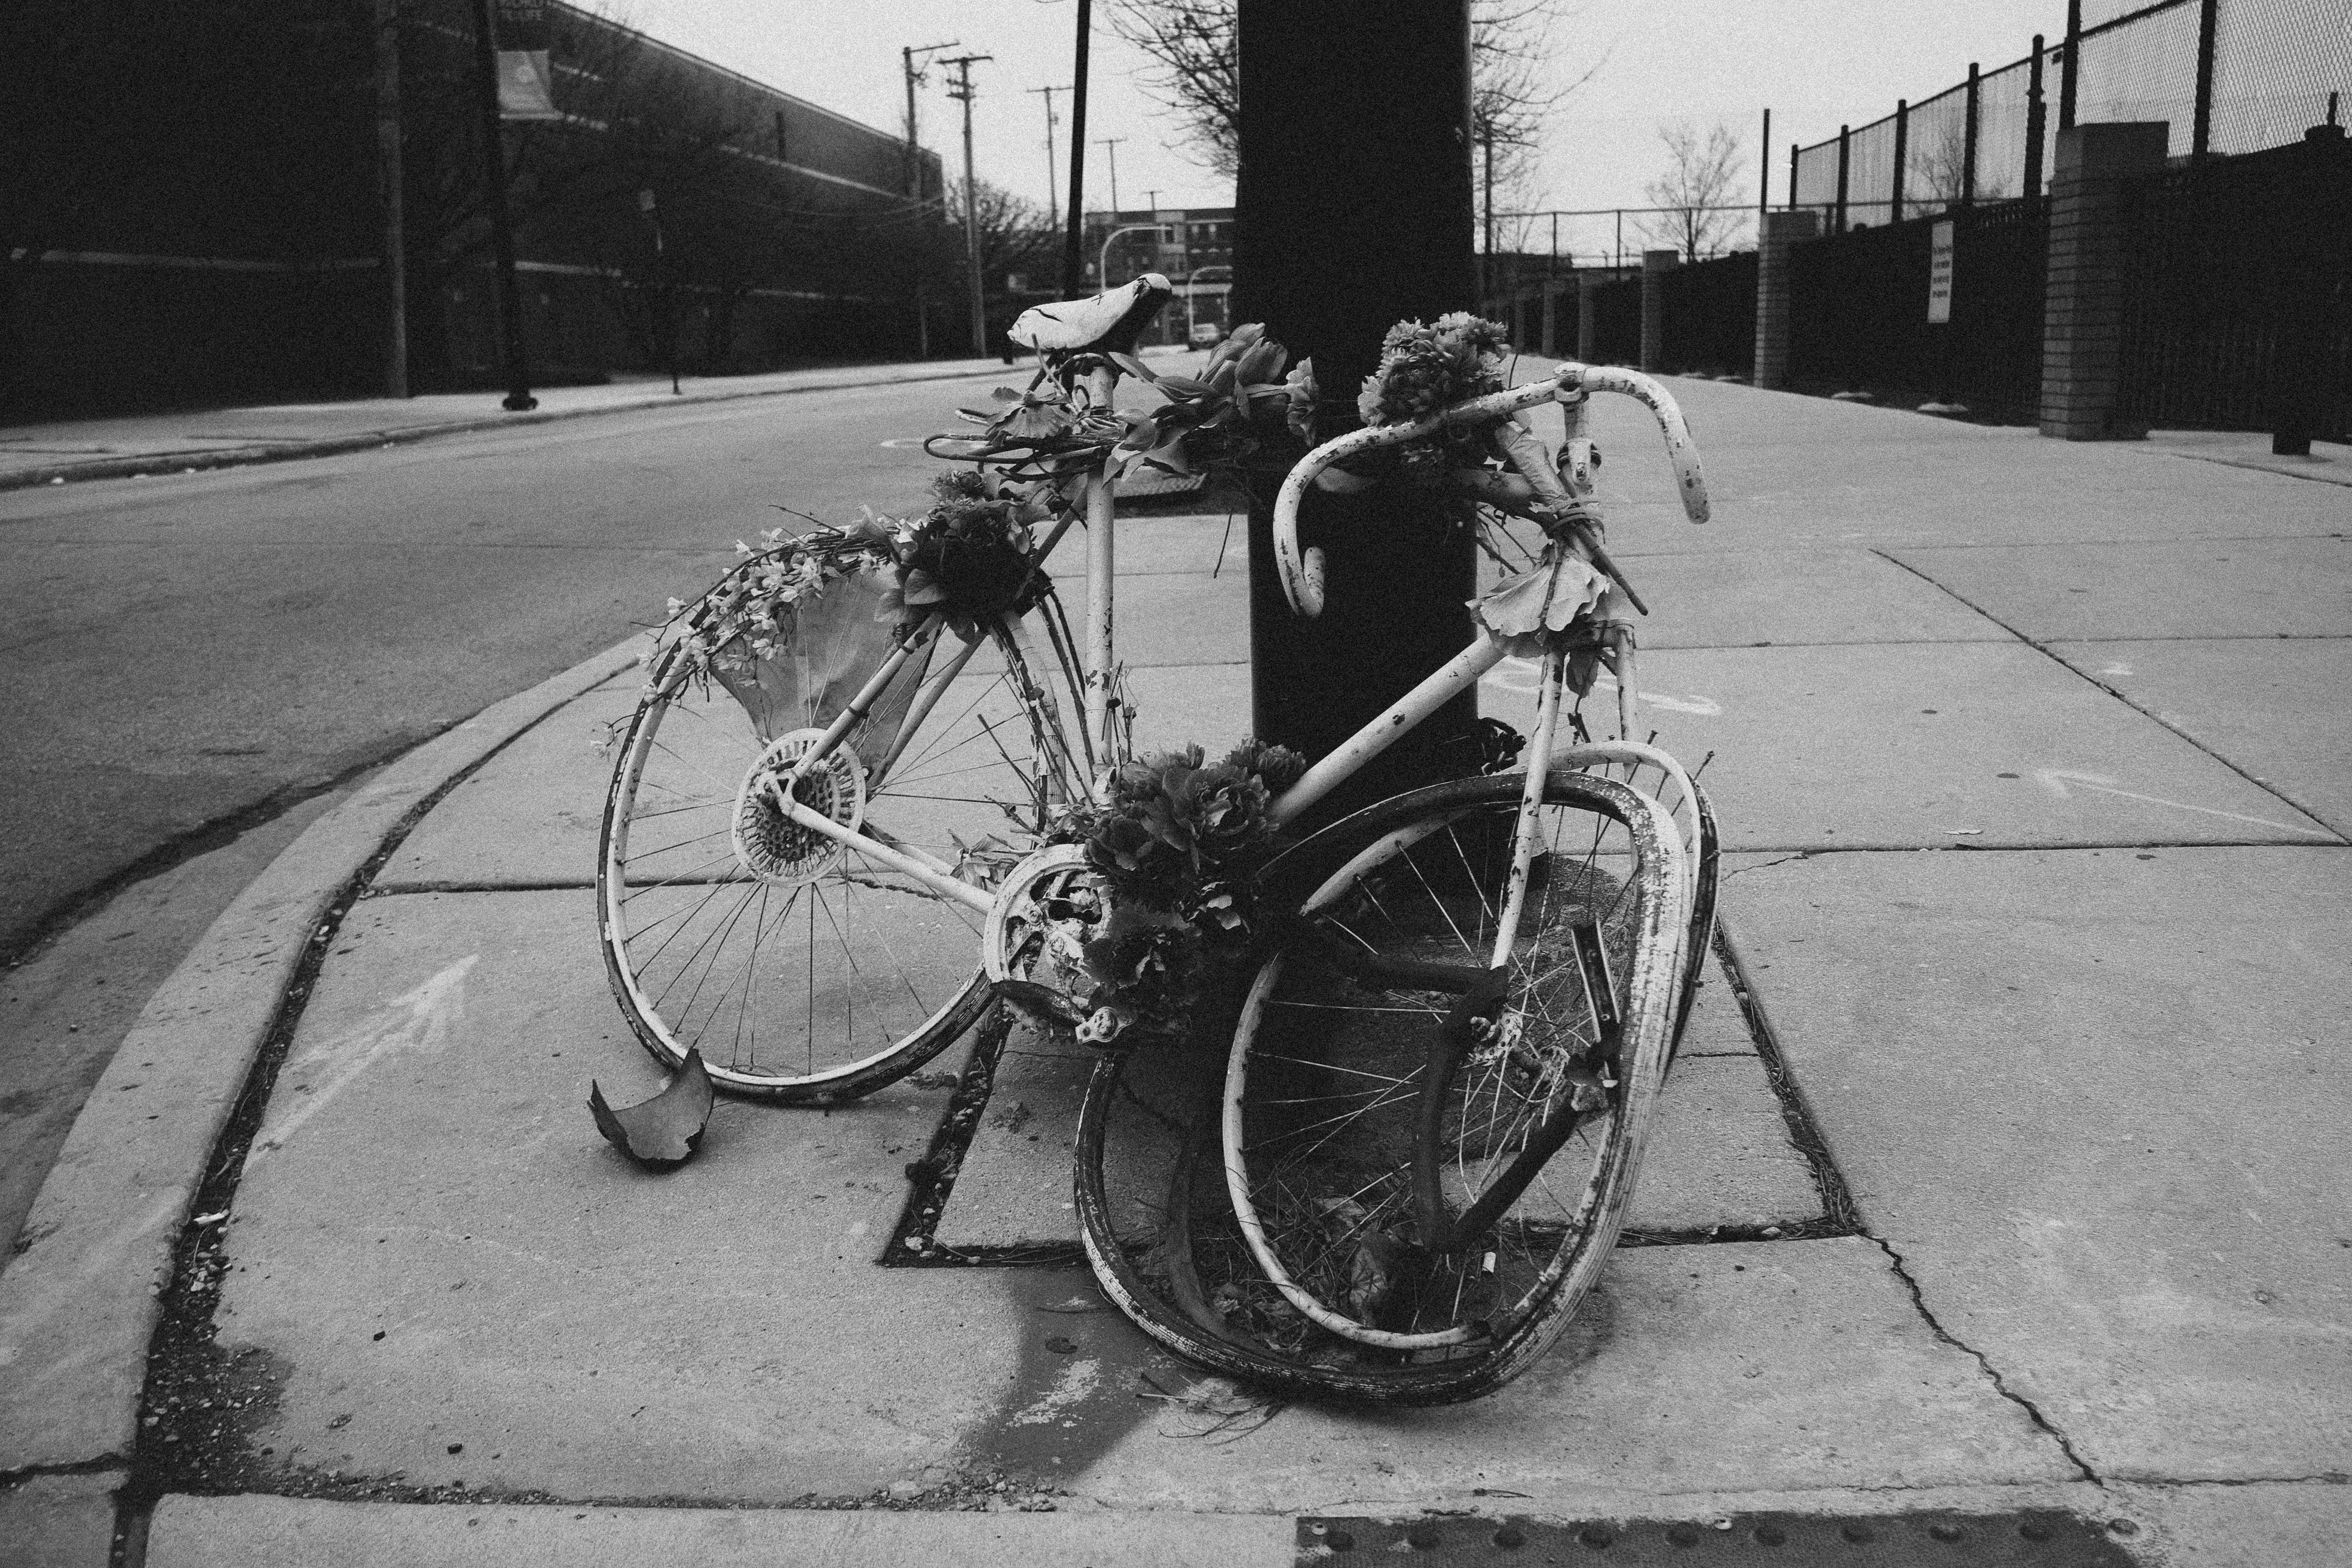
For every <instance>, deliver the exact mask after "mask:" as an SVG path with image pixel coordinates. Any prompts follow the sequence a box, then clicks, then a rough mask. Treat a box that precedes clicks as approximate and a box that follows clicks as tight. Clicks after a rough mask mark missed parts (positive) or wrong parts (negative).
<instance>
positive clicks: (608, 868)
mask: <svg viewBox="0 0 2352 1568" xmlns="http://www.w3.org/2000/svg"><path fill="white" fill-rule="evenodd" d="M1045 613H1046V614H1048V615H1050V613H1051V606H1050V605H1048V606H1046V612H1045ZM1048 626H1049V629H1050V628H1051V626H1052V623H1051V622H1050V621H1049V622H1048ZM942 638H943V640H944V641H946V642H947V643H948V645H949V647H950V649H953V648H956V647H959V645H957V644H956V642H955V639H953V638H952V637H947V636H945V634H942ZM1027 640H1029V639H1027V638H1026V637H1025V634H1022V633H1020V631H1019V629H1018V626H1017V623H1010V624H1009V623H1006V622H1003V621H998V622H995V623H993V624H992V625H991V626H990V627H989V629H988V632H987V635H986V637H985V639H984V640H983V642H982V644H980V645H978V646H977V647H974V648H973V649H972V657H971V659H970V662H968V663H966V664H964V665H963V666H962V667H961V672H960V673H958V674H956V675H955V677H954V679H952V681H951V682H950V683H948V684H947V685H945V686H944V687H943V693H944V694H943V695H942V696H941V697H940V698H939V699H938V700H937V701H936V704H935V705H934V706H933V707H931V708H930V709H929V717H928V718H927V719H925V721H924V723H923V726H922V728H921V729H920V730H919V731H917V732H916V733H915V734H914V735H913V737H912V738H911V739H910V740H908V742H906V743H905V745H904V749H903V750H902V751H901V752H898V756H897V758H896V760H895V761H894V762H893V763H892V764H891V765H890V766H889V767H888V768H887V770H886V772H885V773H884V774H883V776H882V777H881V778H880V779H879V780H878V782H876V783H874V785H873V787H872V789H871V791H870V793H868V792H865V791H863V790H862V789H859V790H852V789H850V788H849V787H848V784H849V781H847V780H846V779H844V781H843V783H842V784H841V786H840V788H841V790H842V792H843V794H844V795H852V794H854V795H858V797H859V798H858V799H857V800H856V801H855V802H852V803H851V805H852V808H853V809H856V810H858V813H859V816H860V818H861V820H862V823H863V827H864V830H865V831H866V832H868V833H871V834H873V835H874V836H875V837H877V838H881V837H887V839H894V840H896V841H897V842H898V844H899V845H900V846H902V847H908V848H911V849H915V850H919V851H921V852H923V853H927V854H929V855H931V856H932V857H933V858H935V859H937V860H940V861H941V862H944V863H950V864H956V865H957V866H958V867H959V870H958V875H960V876H965V877H967V878H968V879H971V880H973V881H975V883H977V884H980V885H985V882H986V880H987V877H986V876H985V874H984V873H983V872H982V871H981V870H979V869H975V868H971V862H970V859H969V855H968V851H969V850H970V849H971V847H972V846H973V844H974V843H975V842H976V841H978V840H980V839H981V838H982V837H984V836H985V835H987V834H989V833H990V832H992V831H1002V830H1003V829H1004V828H1005V826H1006V821H1005V818H1006V816H1008V815H1010V816H1016V817H1021V816H1034V815H1036V814H1037V783H1038V780H1039V779H1040V778H1045V777H1053V778H1055V779H1057V780H1058V783H1057V784H1056V786H1055V787H1056V788H1057V789H1058V790H1059V791H1060V792H1061V794H1062V796H1063V798H1067V797H1068V793H1069V792H1070V791H1071V790H1074V789H1077V788H1081V787H1082V781H1081V780H1078V779H1076V778H1074V777H1072V776H1069V775H1071V774H1072V773H1075V772H1076V771H1077V770H1076V769H1074V768H1072V767H1071V766H1069V765H1068V764H1067V763H1066V762H1056V761H1055V760H1054V759H1055V755H1056V752H1055V748H1057V747H1059V748H1063V750H1062V751H1061V752H1060V753H1059V755H1061V756H1063V757H1066V755H1067V752H1066V746H1067V735H1068V733H1069V732H1070V731H1069V729H1068V727H1067V726H1066V725H1065V724H1064V723H1063V719H1062V716H1063V715H1064V714H1073V713H1075V712H1076V710H1077V700H1078V696H1077V694H1078V689H1079V688H1078V685H1077V680H1076V674H1075V672H1074V670H1073V669H1072V668H1071V665H1070V661H1069V659H1068V657H1067V652H1066V644H1065V642H1064V640H1063V639H1062V638H1061V637H1059V636H1058V635H1057V636H1055V637H1054V638H1053V639H1052V645H1051V651H1050V653H1049V654H1048V655H1046V656H1045V658H1043V659H1033V658H1032V656H1031V654H1030V653H1029V652H1028V650H1027V649H1025V648H1024V647H1023V644H1024V642H1025V641H1027ZM949 657H950V656H949V655H944V654H943V655H941V656H940V663H941V664H942V666H944V665H945V664H946V663H947V660H948V658H949ZM1037 663H1043V664H1045V665H1046V666H1048V668H1045V670H1044V671H1042V672H1040V671H1038V670H1036V669H1034V668H1032V667H1033V664H1037ZM932 673H933V674H934V675H937V674H939V673H940V671H933V672H932ZM899 679H908V677H906V676H905V675H903V674H902V676H901V677H900V678H899ZM895 684H896V683H895V682H894V687H895ZM853 689H854V687H853ZM1065 703H1066V704H1067V706H1064V704H1065ZM854 733H855V731H853V734H854ZM666 737H667V738H666ZM770 745H771V742H769V741H768V740H767V739H765V738H763V737H762V736H761V734H760V733H759V731H758V730H757V729H756V728H755V727H754V725H753V723H752V721H751V716H750V714H749V713H748V712H747V711H746V710H745V709H744V708H743V707H742V706H741V705H740V704H739V703H738V702H737V701H736V700H734V698H732V697H731V696H730V695H729V694H728V693H727V692H726V691H725V690H723V689H719V684H718V683H717V682H715V681H709V680H705V679H699V678H698V676H697V674H696V672H695V670H694V669H693V668H692V667H691V665H690V663H689V662H688V660H687V659H686V658H684V657H683V656H682V654H681V653H680V651H679V649H678V648H677V647H671V648H670V649H668V650H667V652H666V653H665V655H664V656H663V658H661V659H660V660H659V661H658V662H656V666H655V668H654V671H653V675H652V678H651V679H650V680H649V681H648V683H647V687H646V696H645V698H644V700H642V701H641V702H640V703H639V705H638V707H637V710H636V712H635V715H634V716H633V717H632V718H631V720H630V721H629V724H628V727H627V729H626V731H625V734H624V736H623V739H622V742H621V744H620V750H619V756H618V758H617V760H616V762H615V764H614V773H613V782H612V785H611V788H610V790H609V791H608V793H607V795H606V800H605V806H604V819H603V824H602V828H601V832H600V836H599V844H598V855H597V879H596V883H597V889H596V890H597V910H598V921H597V926H598V937H599V941H600V943H601V945H602V947H603V950H604V961H605V970H606V974H607V977H608V979H609V980H610V982H611V984H612V987H613V993H614V996H615V997H616V998H617V999H618V1001H619V1003H620V1005H621V1010H622V1012H623V1014H624V1016H626V1018H627V1019H628V1022H629V1026H630V1028H631V1030H632V1032H634V1033H635V1036H636V1037H637V1038H638V1040H639V1041H640V1042H641V1043H642V1044H643V1045H644V1046H645V1047H646V1050H648V1051H649V1052H651V1053H652V1055H653V1056H654V1058H655V1059H656V1060H657V1061H659V1062H661V1063H663V1064H664V1065H665V1066H666V1067H669V1068H677V1066H678V1065H680V1064H681V1063H682V1062H683V1061H684V1059H685V1057H686V1053H687V1051H688V1048H690V1047H694V1048H699V1049H700V1051H701V1052H702V1057H703V1060H704V1062H705V1063H706V1065H707V1066H708V1067H709V1072H710V1076H711V1079H712V1081H713V1082H714V1083H715V1084H717V1085H718V1086H719V1088H721V1089H726V1090H729V1091H731V1092H734V1093H737V1094H740V1095H745V1096H749V1097H753V1098H759V1099H765V1100H774V1101H780V1102H782V1103H787V1104H803V1105H817V1106H823V1105H835V1104H840V1103H843V1102H845V1101H848V1100H856V1099H857V1098H859V1097H860V1096H862V1095H866V1094H869V1093H871V1092H873V1091H874V1090H875V1089H879V1088H881V1087H882V1086H884V1085H885V1084H887V1083H890V1082H893V1081H894V1080H896V1079H899V1078H902V1077H904V1076H905V1075H907V1074H908V1073H909V1072H912V1071H914V1070H915V1069H916V1068H919V1067H920V1066H922V1064H923V1063H925V1062H927V1061H929V1059H930V1058H932V1057H934V1056H936V1055H938V1054H939V1053H940V1051H941V1050H943V1049H945V1048H946V1047H947V1046H948V1045H949V1044H950V1043H951V1042H952V1041H954V1040H955V1039H956V1038H957V1037H959V1036H960V1035H961V1034H962V1033H963V1032H964V1031H965V1030H966V1029H967V1028H969V1027H970V1026H971V1025H972V1024H973V1023H974V1022H975V1021H977V1020H978V1019H979V1017H980V1016H982V1013H984V1012H985V1011H986V1009H987V1007H988V1005H989V1004H990V1000H991V993H990V988H989V985H988V982H987V979H986V977H985V976H984V975H982V973H980V972H979V970H978V967H977V962H976V961H977V955H978V953H979V951H980V933H981V928H982V917H981V916H980V915H979V914H978V913H976V912H974V911H972V910H967V909H965V908H963V907H962V906H961V905H959V904H957V903H955V902H953V901H952V900H948V899H945V898H942V897H941V896H940V895H939V894H938V893H936V892H933V891H930V890H929V889H923V888H922V887H921V885H920V884H919V883H918V882H916V881H915V880H914V879H911V878H908V877H906V876H905V875H904V874H903V873H896V872H892V871H889V870H888V869H887V868H878V867H877V866H876V865H874V864H873V863H870V862H868V861H866V860H864V859H862V858H860V857H858V855H857V854H856V851H855V850H850V849H843V850H840V851H838V852H836V853H834V854H833V857H832V861H831V864H830V866H829V867H827V868H824V869H823V870H822V871H820V872H818V873H817V874H814V875H804V876H801V877H799V878H798V879H795V880H789V881H778V880H775V879H774V875H775V871H776V867H775V866H773V865H770V864H768V863H767V862H766V861H765V860H760V855H761V850H760V847H759V846H758V845H756V844H754V845H751V847H747V840H746V838H745V837H744V831H743V830H742V829H741V828H740V826H738V825H739V822H740V819H741V814H742V813H743V812H744V811H745V809H746V807H745V805H744V801H745V798H746V795H745V792H744V790H743V788H742V786H741V784H740V781H741V780H742V779H743V778H744V777H745V776H746V773H747V772H748V771H749V770H751V769H752V768H753V767H755V766H756V765H758V763H759V760H760V758H761V754H762V753H763V752H765V751H767V750H768V749H769V748H770ZM847 750H848V748H847V747H846V746H845V747H844V749H843V751H844V752H847ZM841 754H843V753H836V756H839V755H841ZM859 773H860V777H859V779H858V780H857V781H856V782H857V783H858V784H860V785H862V784H864V783H865V782H866V780H865V778H864V774H863V770H862V769H860V770H859ZM655 821H658V822H659V823H660V824H661V827H660V830H659V831H660V840H659V842H657V843H655V844H652V845H648V844H646V842H645V841H644V839H643V838H640V839H638V840H636V841H635V842H633V840H632V837H631V834H630V829H631V827H632V826H646V827H647V835H648V836H650V834H651V832H652V829H651V828H650V826H647V825H649V824H651V823H653V822H655ZM771 830H772V831H780V832H782V834H783V835H784V837H787V838H789V837H791V835H790V830H789V829H788V828H786V829H781V830H777V829H773V828H772V825H771ZM754 837H756V834H755V835H754ZM798 844H799V846H800V847H803V848H804V849H805V848H807V847H809V846H812V845H813V846H814V851H813V852H811V853H810V854H809V855H808V857H807V858H808V859H809V860H811V861H819V860H821V859H822V858H823V857H824V853H825V850H824V846H823V845H822V844H819V843H817V841H816V840H815V839H814V836H811V835H802V836H801V837H800V838H799V840H798ZM755 860H757V861H759V863H757V864H755V863H754V862H755ZM785 869H787V870H791V869H792V868H791V867H790V866H787V867H786V868H785ZM763 872H764V873H765V874H764V875H763ZM641 902H642V903H643V905H644V906H645V907H644V908H642V909H639V908H635V907H633V906H636V905H638V904H640V903H641ZM794 926H796V927H797V934H795V931H793V930H790V929H787V928H788V927H794Z"/></svg>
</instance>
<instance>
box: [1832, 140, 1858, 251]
mask: <svg viewBox="0 0 2352 1568" xmlns="http://www.w3.org/2000/svg"><path fill="white" fill-rule="evenodd" d="M1852 156H1853V131H1852V129H1850V128H1849V127H1847V126H1843V125H1841V126H1839V127H1838V183H1837V222H1836V226H1834V227H1833V228H1832V230H1831V232H1832V233H1834V234H1843V233H1844V232H1845V174H1846V169H1847V167H1848V164H1849V161H1850V160H1851V158H1852Z"/></svg>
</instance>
